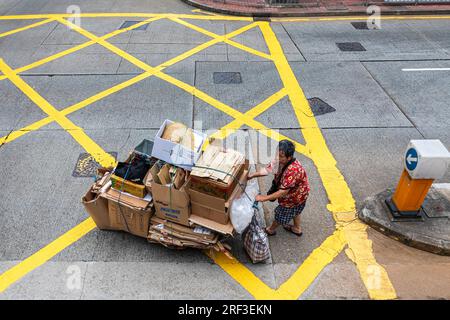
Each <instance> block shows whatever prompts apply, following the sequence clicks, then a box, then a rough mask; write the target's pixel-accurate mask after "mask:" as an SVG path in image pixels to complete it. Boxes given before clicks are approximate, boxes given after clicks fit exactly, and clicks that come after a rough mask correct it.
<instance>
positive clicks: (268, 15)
mask: <svg viewBox="0 0 450 320" xmlns="http://www.w3.org/2000/svg"><path fill="white" fill-rule="evenodd" d="M181 1H182V2H184V3H186V4H188V5H190V6H193V7H196V8H199V9H203V10H207V11H210V12H215V13H221V14H225V15H233V16H243V17H264V18H287V17H343V16H362V15H363V16H365V15H367V12H366V11H365V10H362V11H351V12H348V11H346V12H342V11H330V12H305V13H298V12H259V11H257V9H256V10H255V12H241V11H234V10H226V9H221V8H216V7H213V6H208V5H205V4H202V3H198V2H196V1H194V0H181ZM382 14H383V15H387V16H399V15H404V16H406V15H447V14H450V9H444V10H416V11H415V10H409V11H405V10H389V11H383V12H382Z"/></svg>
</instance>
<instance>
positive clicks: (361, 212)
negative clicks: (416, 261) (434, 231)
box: [357, 191, 450, 256]
mask: <svg viewBox="0 0 450 320" xmlns="http://www.w3.org/2000/svg"><path fill="white" fill-rule="evenodd" d="M387 195H391V193H387V192H386V191H385V192H382V193H380V194H378V195H376V196H375V197H369V198H367V199H366V200H365V201H364V202H363V203H362V205H360V206H359V208H358V210H357V212H358V217H359V219H360V220H361V221H363V222H364V223H366V224H367V225H369V226H370V227H372V228H373V229H374V230H376V231H378V232H380V233H382V234H384V235H385V236H387V237H389V238H391V239H394V240H396V241H399V242H401V243H403V244H405V245H407V246H410V247H413V248H416V249H419V250H423V251H427V252H431V253H434V254H437V255H441V256H450V242H449V241H447V240H437V239H436V238H433V237H431V236H428V235H425V234H418V233H415V232H400V231H399V230H393V228H391V227H390V226H389V225H388V224H387V223H386V221H385V220H384V219H380V218H378V217H376V216H374V215H373V214H371V211H372V210H376V209H377V208H376V206H378V208H380V207H382V208H384V210H385V211H387V210H388V209H387V206H386V205H385V204H384V203H383V202H384V201H381V200H380V199H384V198H386V196H387ZM380 196H381V197H380Z"/></svg>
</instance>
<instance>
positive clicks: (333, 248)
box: [278, 230, 346, 299]
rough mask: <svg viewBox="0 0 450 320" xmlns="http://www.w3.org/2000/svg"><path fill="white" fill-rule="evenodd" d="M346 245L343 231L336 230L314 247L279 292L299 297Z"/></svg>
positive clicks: (283, 294) (293, 297) (292, 297)
mask: <svg viewBox="0 0 450 320" xmlns="http://www.w3.org/2000/svg"><path fill="white" fill-rule="evenodd" d="M345 245H346V240H345V237H344V235H343V233H342V231H340V230H336V231H335V232H334V233H333V234H332V235H331V236H329V237H328V238H327V239H325V241H324V242H323V243H322V244H321V245H320V246H319V247H318V248H316V249H314V250H313V252H312V253H311V254H310V255H309V256H308V258H306V260H305V261H303V263H302V265H301V266H300V267H299V268H298V269H297V270H296V271H295V272H294V274H293V275H292V276H291V277H290V278H289V279H288V280H287V281H286V282H285V283H283V284H282V285H281V286H280V287H279V288H278V292H279V294H281V295H282V296H283V297H289V298H291V299H298V298H299V297H300V296H301V295H302V294H303V293H304V292H305V290H306V289H308V288H309V286H310V285H311V284H312V283H313V281H314V280H315V279H316V278H317V276H318V275H319V274H320V273H321V272H322V270H323V269H324V268H325V267H326V266H327V265H328V264H330V263H331V262H332V261H333V260H334V258H336V257H337V256H338V254H339V253H340V252H341V251H342V250H343V249H344V246H345Z"/></svg>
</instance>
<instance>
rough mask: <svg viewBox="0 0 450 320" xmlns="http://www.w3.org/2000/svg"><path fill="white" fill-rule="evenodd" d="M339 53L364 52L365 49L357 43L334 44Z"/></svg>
mask: <svg viewBox="0 0 450 320" xmlns="http://www.w3.org/2000/svg"><path fill="white" fill-rule="evenodd" d="M336 45H337V46H338V48H339V50H341V51H366V48H364V47H363V45H362V44H361V43H359V42H336Z"/></svg>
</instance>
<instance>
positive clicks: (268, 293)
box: [0, 14, 450, 299]
mask: <svg viewBox="0 0 450 320" xmlns="http://www.w3.org/2000/svg"><path fill="white" fill-rule="evenodd" d="M81 16H82V17H124V16H127V17H149V19H148V20H146V21H143V22H141V23H139V25H142V24H145V23H148V22H149V21H151V20H157V19H161V18H169V19H171V20H172V21H175V22H177V23H180V24H182V25H185V26H186V27H189V28H191V29H194V30H196V31H198V32H201V33H203V34H206V35H209V36H211V37H212V38H213V39H212V40H211V41H209V42H207V43H205V44H202V45H200V46H198V47H196V48H194V49H192V50H189V51H187V52H186V53H184V54H182V55H180V56H178V57H176V58H174V59H171V60H169V62H166V63H163V64H162V65H160V66H158V67H156V68H153V67H151V66H149V65H147V64H145V63H144V62H142V61H140V60H138V59H136V58H135V57H133V56H132V55H130V54H128V53H126V52H125V51H123V50H121V49H119V48H117V47H115V46H113V45H112V44H110V43H108V42H106V41H105V40H106V39H108V38H110V37H112V36H114V35H117V34H119V33H121V32H126V31H129V30H132V29H133V28H136V27H138V26H139V25H133V26H131V27H129V28H127V29H126V30H124V31H123V30H116V31H114V32H112V33H111V34H108V35H105V36H103V37H97V36H95V35H93V34H91V33H89V32H88V31H86V30H84V29H81V28H79V27H77V26H75V25H73V24H71V23H70V22H68V21H67V20H65V19H63V18H67V17H70V15H68V14H55V15H27V16H9V17H0V20H11V19H46V18H47V20H58V21H59V22H60V23H63V24H65V25H68V26H70V27H72V28H73V29H74V30H76V31H78V32H79V33H81V34H83V35H85V36H86V37H87V38H89V39H91V41H88V42H86V43H84V44H81V45H79V46H76V47H74V48H72V49H69V50H66V51H63V52H62V53H59V54H56V55H54V56H51V57H48V58H46V59H43V60H40V61H38V62H36V63H34V64H31V65H29V66H25V67H28V69H23V68H25V67H22V68H19V69H16V70H11V69H10V68H9V67H8V66H7V65H6V64H4V63H1V67H0V69H3V72H4V74H5V76H3V77H2V78H5V77H6V76H7V77H8V78H9V79H10V80H11V81H12V82H13V83H14V84H16V85H17V86H18V87H19V88H20V89H21V90H22V91H23V92H24V93H25V94H26V95H27V96H29V97H30V99H32V100H33V101H34V102H35V103H36V104H38V106H40V107H41V109H43V110H44V111H45V112H46V113H47V114H49V117H48V118H45V119H43V120H41V121H38V122H35V123H34V124H31V125H29V126H27V127H25V128H23V129H21V130H19V131H16V132H13V133H12V134H11V135H10V138H8V139H5V137H4V138H2V139H0V144H3V143H6V142H10V141H12V140H14V139H16V138H17V137H19V136H21V135H23V134H25V133H26V132H29V131H33V130H37V129H39V128H40V127H42V126H44V125H46V124H48V123H51V122H52V121H57V122H58V123H59V124H60V125H61V126H63V128H65V129H66V130H67V131H68V132H69V133H70V134H71V135H72V136H73V137H74V138H75V140H76V141H77V142H79V143H80V144H81V145H82V146H83V147H85V145H86V147H85V149H86V150H88V149H89V150H90V151H89V150H88V152H89V153H91V154H92V153H94V154H101V152H103V153H104V151H103V150H102V149H101V148H100V147H99V146H98V145H96V144H95V142H93V141H92V140H91V139H90V138H89V137H88V136H87V135H85V133H84V131H83V130H82V129H81V128H79V127H76V126H75V125H74V124H73V123H71V122H70V120H68V119H67V118H66V117H65V116H66V115H67V114H69V113H71V112H74V111H76V110H79V109H81V108H83V107H85V106H87V105H89V104H91V103H93V102H95V101H98V100H100V99H102V98H103V97H105V96H107V95H110V94H112V93H114V92H117V91H119V90H121V89H123V88H125V87H128V86H130V85H132V84H134V83H136V82H138V81H141V80H143V79H145V78H147V77H149V76H151V75H155V76H157V77H158V78H160V79H163V80H165V81H167V82H169V83H171V84H173V85H175V86H177V87H179V88H181V89H183V90H185V91H187V92H189V93H191V94H192V95H194V96H196V97H197V98H199V99H201V100H203V101H205V102H207V103H209V104H210V105H212V106H213V107H215V108H217V109H219V110H221V111H223V112H225V113H226V114H228V115H230V116H232V117H233V118H235V120H233V121H232V122H231V123H230V124H228V125H227V126H225V127H224V128H222V129H221V130H219V131H218V132H217V133H216V135H218V137H221V138H223V137H225V136H226V135H227V134H222V132H225V129H237V128H239V127H240V126H241V125H242V124H247V125H249V126H251V127H252V128H254V129H256V130H258V131H259V132H261V133H263V134H265V135H267V136H269V137H271V138H272V139H275V140H281V139H285V138H287V137H284V136H283V135H280V134H278V133H276V132H275V131H273V130H271V129H269V128H266V127H264V126H263V125H262V124H261V123H259V122H257V121H255V120H254V118H255V117H257V116H258V115H259V114H261V113H263V112H264V111H265V110H267V109H268V108H270V107H271V106H273V104H275V103H276V102H278V101H279V100H280V99H281V98H283V97H284V96H286V95H288V96H289V99H290V100H291V103H292V106H293V108H294V111H295V113H296V115H297V118H298V120H299V123H300V124H301V127H302V133H303V135H304V138H305V141H307V145H306V146H304V145H301V144H299V143H298V142H296V141H293V140H292V139H290V140H291V141H293V142H294V143H295V146H296V151H297V152H299V153H302V154H304V155H305V156H307V157H309V158H311V159H312V160H313V162H314V164H315V165H316V167H317V169H318V171H319V174H320V176H321V178H322V180H323V183H324V186H325V189H326V190H327V194H328V197H329V199H330V204H329V205H328V206H327V207H328V209H329V210H330V211H331V212H332V213H333V216H334V218H335V220H336V222H337V223H336V227H337V230H336V231H335V233H334V234H333V235H331V236H330V237H328V238H327V239H326V240H325V241H324V242H323V243H322V245H321V246H320V247H319V248H316V249H315V250H314V251H313V252H312V253H311V255H310V256H309V257H308V258H307V259H306V260H305V261H304V262H303V264H302V265H301V266H300V268H299V269H298V270H297V271H296V272H295V273H294V274H293V275H292V277H291V278H290V279H289V280H288V281H286V282H285V283H284V284H283V285H282V286H281V287H280V288H279V289H277V290H274V289H271V288H269V287H268V286H267V285H265V284H264V283H263V282H262V281H261V280H259V279H258V278H257V277H256V276H254V275H253V273H251V271H250V270H248V269H247V268H246V267H245V266H244V265H242V264H241V263H239V262H237V261H236V260H229V259H228V258H226V257H225V256H224V255H223V254H212V253H211V252H210V253H208V254H209V255H210V257H211V258H213V259H214V261H216V263H217V264H218V265H220V266H221V267H222V268H223V269H224V270H225V271H226V272H227V273H228V274H230V276H232V277H233V278H234V279H235V280H236V281H238V282H239V283H240V284H241V285H242V286H243V287H244V288H245V289H247V290H248V291H249V292H250V293H251V294H252V295H253V296H254V297H255V298H258V299H274V298H277V299H279V298H281V299H297V298H298V297H299V296H300V295H301V294H302V293H303V292H304V290H306V288H307V287H308V286H309V285H310V284H311V283H312V281H313V280H314V279H315V278H316V277H317V275H318V274H319V273H320V272H321V270H322V269H323V268H324V267H325V266H326V265H327V264H329V263H330V262H331V261H332V260H333V259H334V257H336V256H337V255H338V254H339V252H341V250H342V249H343V248H344V246H345V245H346V244H348V249H347V250H346V253H347V255H348V256H349V258H350V259H352V261H354V262H355V264H356V265H357V268H358V270H359V272H360V274H361V277H362V279H363V282H364V284H365V285H366V287H367V289H368V292H369V295H370V297H371V298H374V299H388V298H395V297H396V295H395V290H394V289H393V287H392V285H391V283H390V281H389V278H388V276H387V273H386V272H385V270H384V269H383V268H382V267H381V266H379V265H378V264H377V263H376V261H375V259H374V257H373V253H372V250H371V243H370V240H368V238H367V233H366V232H365V230H366V226H365V225H363V224H362V223H360V222H359V221H357V220H355V209H354V200H353V197H352V195H351V192H350V190H349V188H348V186H347V184H346V182H345V180H344V178H343V176H342V175H341V174H340V172H339V170H338V169H337V168H336V161H335V160H334V158H333V156H332V154H331V153H330V152H329V150H328V148H327V146H326V143H325V140H324V139H323V136H322V134H321V131H320V129H319V127H318V125H317V122H316V121H315V118H314V116H313V114H312V111H311V110H310V108H309V104H308V103H307V101H306V98H305V97H304V94H303V92H302V90H301V88H300V86H299V84H298V82H297V80H296V78H295V76H294V75H293V73H292V70H291V69H290V66H289V64H288V62H287V60H286V58H285V56H284V53H283V51H282V48H281V46H280V44H279V43H278V40H277V39H276V36H275V34H274V33H273V31H272V29H271V28H270V25H269V24H268V23H267V22H259V23H257V24H258V25H259V26H260V28H261V31H262V33H263V35H264V38H265V40H266V44H267V45H268V46H269V49H270V53H271V54H270V55H267V54H266V53H262V52H259V51H257V50H254V49H252V48H249V47H247V46H245V45H241V44H239V43H236V42H234V41H230V40H229V38H231V37H232V36H236V35H237V34H240V33H242V32H245V31H247V30H249V29H251V28H253V27H254V26H255V24H249V25H247V26H245V27H243V28H241V29H239V30H237V31H235V32H232V33H230V34H228V35H225V36H218V35H216V34H214V33H212V32H209V31H207V30H205V29H202V28H200V27H197V26H195V25H192V24H190V23H187V22H185V21H183V20H180V18H184V19H200V20H230V21H252V19H251V18H241V17H230V16H199V15H177V14H82V15H81ZM407 18H413V17H407ZM449 18H450V16H449ZM365 19H366V17H365ZM43 21H46V20H43ZM43 21H41V22H40V23H41V24H43ZM329 21H332V20H329ZM48 22H50V21H48ZM35 26H36V25H35ZM31 27H34V26H33V25H30V26H27V27H24V28H19V29H23V30H19V29H16V30H12V31H10V32H12V33H10V34H13V33H17V32H20V31H24V30H27V29H29V28H31ZM222 41H223V42H225V43H228V44H230V45H234V46H236V47H238V48H239V49H241V50H244V51H247V52H250V53H252V54H255V55H258V56H261V57H264V58H266V59H270V60H273V61H274V63H275V66H276V68H277V70H278V71H279V74H280V77H281V78H282V81H283V83H284V85H285V88H283V89H281V90H280V91H279V92H277V93H275V94H274V95H272V96H270V97H269V98H267V99H266V100H264V101H263V102H262V103H260V104H259V105H257V106H256V107H254V108H253V109H252V110H250V111H248V112H246V113H245V114H243V113H241V112H239V111H237V110H235V109H233V108H231V107H229V106H227V105H225V104H223V103H222V102H220V101H218V100H216V99H214V98H212V97H210V96H209V95H207V94H206V93H204V92H202V91H200V90H198V89H197V88H195V87H193V86H190V85H188V84H186V83H184V82H182V81H180V80H178V79H175V78H173V77H171V76H168V75H166V74H164V73H162V72H161V70H162V69H164V68H165V67H167V66H169V65H171V64H174V63H176V62H179V61H181V60H183V59H185V58H187V57H188V56H191V55H192V54H194V53H196V52H199V51H201V50H203V49H205V48H206V47H208V46H210V45H213V44H216V43H219V42H222ZM94 43H98V44H100V45H102V46H104V47H105V48H107V49H109V50H111V51H112V52H115V53H116V54H118V55H119V56H121V57H122V58H124V59H126V60H128V61H130V62H131V63H133V64H135V65H137V66H138V67H140V68H142V69H143V70H145V72H144V73H143V74H141V75H139V76H137V77H135V78H132V79H130V80H128V81H125V82H123V83H121V84H119V85H116V86H114V87H113V88H110V89H108V90H105V91H103V92H101V93H99V94H97V95H94V96H93V97H91V98H89V99H86V100H84V101H82V102H80V103H78V104H75V105H73V106H71V107H68V108H66V109H64V110H63V111H58V110H56V109H55V108H54V107H53V106H51V105H50V104H49V103H48V102H47V101H46V100H45V99H43V98H42V97H41V96H40V95H39V94H38V93H37V92H35V91H34V90H33V89H32V88H31V87H29V86H28V85H27V84H26V83H25V82H24V81H23V80H22V79H21V78H20V77H18V76H17V73H19V72H23V71H24V70H29V69H31V68H34V67H36V66H38V65H42V64H44V63H47V62H49V61H53V60H55V59H57V58H59V57H62V56H65V55H67V54H70V53H72V52H75V51H78V50H80V49H82V48H84V47H86V46H89V45H92V44H94ZM21 69H22V70H21ZM2 78H0V79H2ZM70 131H73V132H70ZM228 132H229V131H228ZM228 134H229V133H228ZM319 146H320V148H319ZM100 150H101V152H100ZM104 154H106V153H104ZM106 155H107V154H106ZM107 156H109V155H107ZM100 161H104V160H102V159H100ZM332 187H333V188H336V187H341V188H342V189H339V188H338V189H336V190H333V189H331V188H332ZM84 224H85V225H88V226H89V227H85V228H78V227H80V226H81V225H82V224H80V225H79V226H77V227H75V228H74V229H72V230H70V231H69V232H67V233H66V234H65V235H63V236H61V237H60V238H58V239H57V240H55V241H54V242H52V243H51V244H50V245H48V246H46V247H44V248H43V249H41V250H40V251H38V252H37V253H36V254H35V255H32V256H30V257H29V258H27V259H25V260H24V261H22V262H21V263H19V264H18V265H16V266H15V267H13V268H11V269H10V270H8V271H6V272H5V273H3V274H2V275H1V276H0V292H2V291H3V290H5V289H6V288H7V287H8V286H9V285H11V284H12V283H14V282H15V281H17V280H18V279H20V278H21V277H23V276H24V275H25V274H26V273H28V272H30V271H32V270H33V269H34V268H36V267H38V266H40V265H41V264H42V263H44V262H45V261H47V260H49V259H51V257H53V256H54V255H55V254H57V253H58V252H60V251H61V250H63V249H64V248H66V247H67V246H68V245H70V244H71V243H73V242H75V241H77V240H78V239H79V238H80V237H81V236H83V235H84V234H86V233H87V232H89V231H90V230H92V229H93V228H94V226H93V222H92V220H91V219H87V220H86V221H85V222H84ZM77 232H78V233H77ZM73 234H77V236H76V237H74V236H67V235H73ZM62 239H64V240H62ZM59 242H61V243H60V244H61V245H60V246H59V245H57V244H58V243H59ZM374 267H376V268H377V271H378V274H381V276H382V277H381V282H380V283H381V286H378V287H373V286H372V284H373V282H374V281H372V280H373V279H371V278H370V277H371V276H373V274H372V273H373V272H374V269H373V268H374ZM243 275H246V276H245V277H243ZM252 275H253V276H252Z"/></svg>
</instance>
